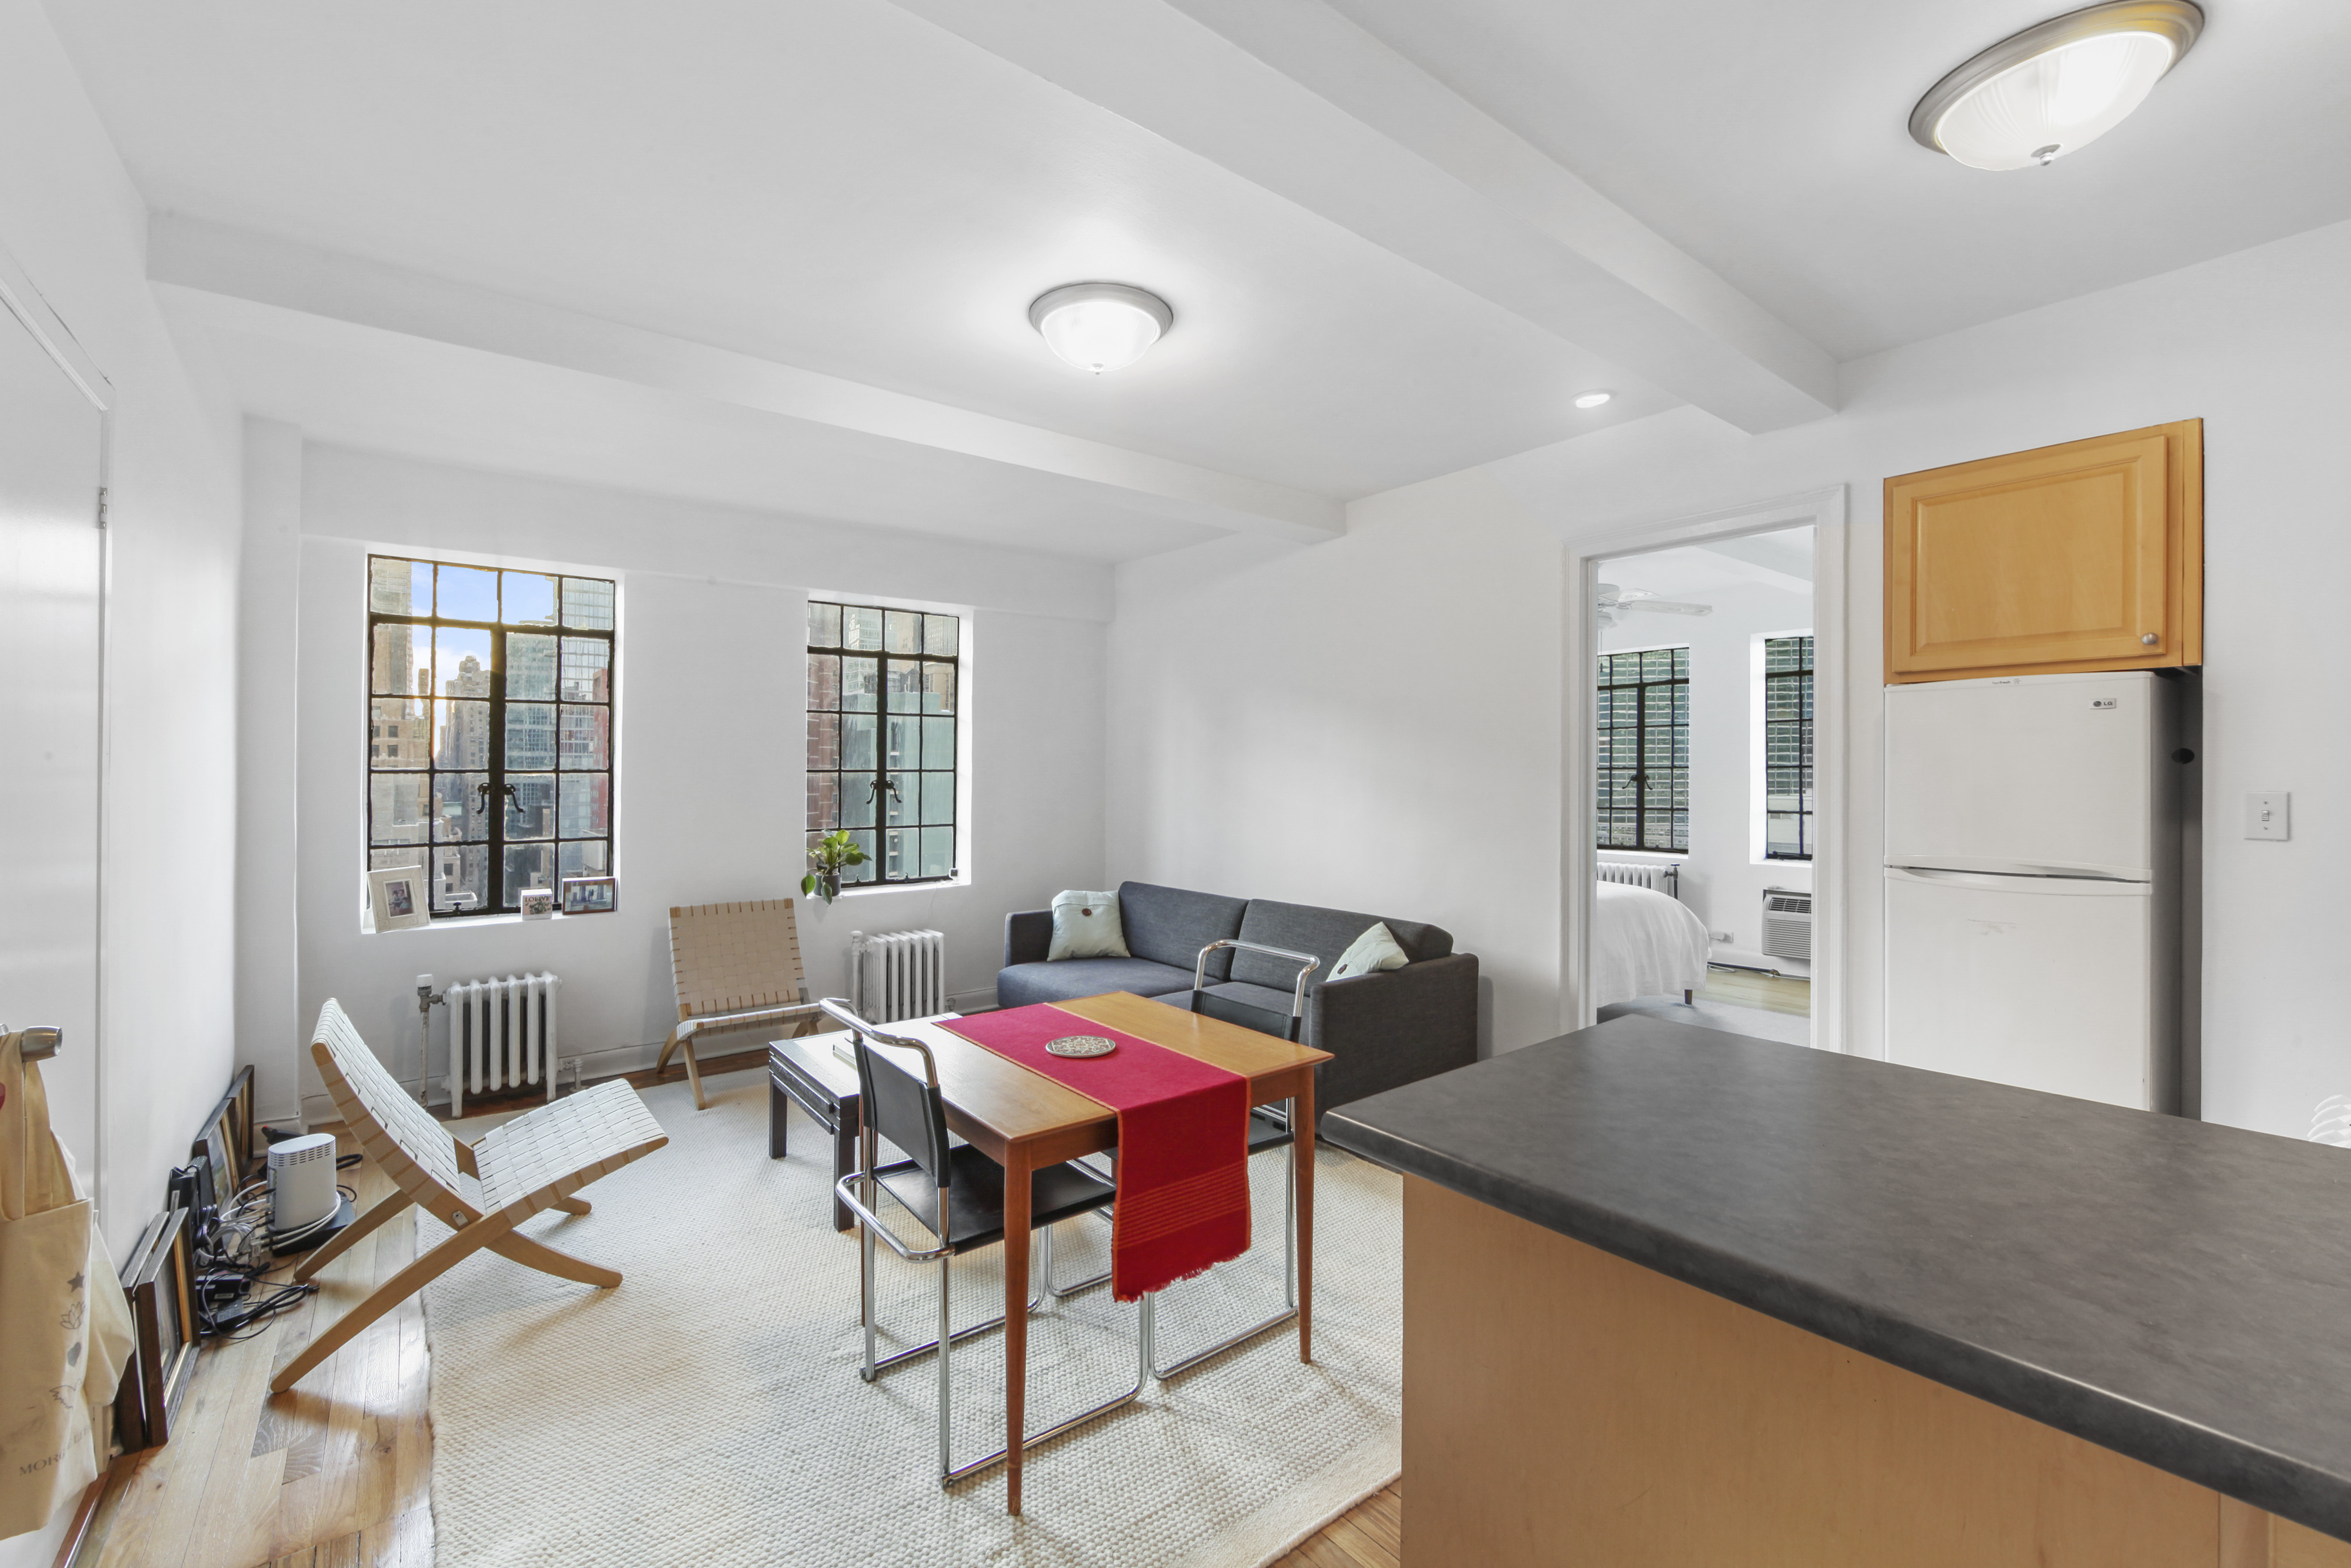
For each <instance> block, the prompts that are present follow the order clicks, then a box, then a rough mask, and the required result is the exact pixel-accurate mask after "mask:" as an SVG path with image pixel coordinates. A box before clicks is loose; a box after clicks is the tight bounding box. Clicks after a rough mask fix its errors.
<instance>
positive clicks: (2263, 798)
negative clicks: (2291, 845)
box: [2245, 789, 2294, 838]
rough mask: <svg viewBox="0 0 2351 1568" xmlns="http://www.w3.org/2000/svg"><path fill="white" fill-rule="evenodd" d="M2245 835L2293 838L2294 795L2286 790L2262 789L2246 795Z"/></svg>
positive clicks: (2250, 836)
mask: <svg viewBox="0 0 2351 1568" xmlns="http://www.w3.org/2000/svg"><path fill="white" fill-rule="evenodd" d="M2245 836H2246V837H2248V838H2292V837H2293V836H2294V796H2293V795H2291V794H2287V793H2286V792H2285V791H2284V790H2282V789H2279V790H2261V791H2257V792H2255V793H2254V794H2249V795H2247V796H2246V797H2245Z"/></svg>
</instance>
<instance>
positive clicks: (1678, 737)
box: [1588, 524, 1821, 1044]
mask: <svg viewBox="0 0 2351 1568" xmlns="http://www.w3.org/2000/svg"><path fill="white" fill-rule="evenodd" d="M1815 534H1816V530H1815V529H1814V528H1813V526H1812V525H1809V524H1806V525H1803V526H1796V527H1787V528H1782V529H1776V530H1773V531H1770V532H1764V533H1752V534H1744V535H1738V536H1735V537H1725V538H1705V539H1698V540H1694V541H1689V542H1684V543H1676V544H1671V545H1662V546H1660V547H1657V548H1654V549H1648V550H1643V551H1637V552H1633V553H1627V554H1623V555H1616V556H1609V557H1606V558H1604V559H1601V560H1599V561H1597V562H1595V563H1593V567H1594V573H1593V576H1594V579H1595V580H1594V581H1593V585H1592V601H1591V616H1592V621H1593V629H1594V638H1593V648H1594V651H1593V659H1592V664H1591V669H1590V683H1589V687H1588V690H1589V692H1590V701H1591V709H1590V711H1591V714H1592V719H1593V724H1592V752H1591V773H1592V780H1591V787H1592V796H1591V799H1592V805H1593V809H1592V841H1591V842H1592V850H1593V856H1594V886H1593V918H1592V922H1591V927H1590V931H1591V956H1590V968H1589V971H1588V974H1589V993H1590V995H1591V998H1592V1002H1593V1009H1594V1014H1595V1017H1596V1019H1597V1020H1600V1021H1605V1020H1607V1019H1610V1018H1614V1017H1621V1016H1624V1015H1625V1014H1626V1013H1632V1012H1651V1013H1656V1014H1658V1015H1660V1016H1665V1017H1670V1018H1674V1019H1677V1020H1678V1021H1680V1022H1683V1023H1701V1024H1705V1025H1708V1026H1711V1027H1716V1028H1723V1029H1729V1030H1731V1031H1733V1032H1735V1033H1741V1034H1750V1035H1758V1036H1761V1037H1763V1038H1766V1039H1781V1040H1786V1041H1789V1042H1791V1043H1792V1044H1811V1043H1813V1023H1812V1012H1813V994H1812V992H1813V894H1814V883H1813V877H1814V869H1815V864H1816V862H1817V860H1818V859H1819V858H1820V854H1821V832H1820V828H1821V811H1820V805H1821V801H1820V792H1819V789H1818V785H1817V782H1816V779H1815V766H1814V753H1815V743H1814V742H1815V737H1814V722H1813V715H1814V708H1815V697H1814V688H1815V673H1816V670H1815V663H1814V655H1815V649H1816V646H1817V644H1816V639H1815V627H1814V578H1815V573H1814V570H1813V560H1814V555H1815V548H1814V546H1815Z"/></svg>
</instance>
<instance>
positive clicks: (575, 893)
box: [563, 877, 621, 915]
mask: <svg viewBox="0 0 2351 1568" xmlns="http://www.w3.org/2000/svg"><path fill="white" fill-rule="evenodd" d="M620 907H621V882H620V878H619V877H565V878H564V879H563V912H564V913H565V914H567V915H609V914H611V913H612V911H614V910H615V909H619V908H620Z"/></svg>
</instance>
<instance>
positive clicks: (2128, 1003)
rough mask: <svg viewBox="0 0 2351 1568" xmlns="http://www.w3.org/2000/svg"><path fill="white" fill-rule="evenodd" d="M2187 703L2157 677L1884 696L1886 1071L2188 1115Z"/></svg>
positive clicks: (2028, 679) (1894, 691) (1958, 685)
mask: <svg viewBox="0 0 2351 1568" xmlns="http://www.w3.org/2000/svg"><path fill="white" fill-rule="evenodd" d="M2187 708H2188V704H2187V701H2186V693H2185V691H2184V690H2183V683H2182V681H2181V680H2180V679H2179V678H2178V677H2176V676H2171V675H2166V674H2158V673H2157V672H2154V671H2149V670H2133V671H2127V672H2118V673H2111V674H2094V675H2025V676H2011V677H2006V678H2001V679H1995V680H1937V681H1928V682H1925V683H1922V684H1918V685H1911V686H1891V687H1888V688H1887V689H1886V1054H1887V1056H1888V1058H1889V1059H1891V1060H1893V1061H1896V1062H1900V1063H1904V1064H1908V1065H1910V1066H1914V1067H1926V1068H1930V1069H1932V1070H1934V1071H1936V1072H1938V1073H1958V1074H1963V1075H1967V1076H1969V1077H1973V1078H1989V1079H1991V1080H1992V1081H1994V1082H1996V1083H2002V1084H2015V1085H2020V1086H2022V1087H2024V1088H2028V1089H2044V1090H2048V1091H2050V1092H2052V1093H2054V1094H2060V1095H2074V1096H2079V1097H2081V1098H2084V1099H2091V1100H2105V1101H2108V1102H2110V1103H2112V1104H2115V1105H2120V1106H2137V1107H2138V1108H2139V1109H2142V1110H2157V1111H2176V1110H2178V1109H2179V1089H2180V1015H2181V963H2180V956H2181V944H2180V920H2181V912H2182V860H2181V848H2182V831H2183V826H2184V825H2183V821H2182V809H2183V803H2184V802H2185V801H2186V800H2187V799H2188V798H2189V784H2190V775H2191V773H2192V770H2193V768H2194V767H2195V754H2194V752H2193V751H2192V749H2190V746H2189V739H2188V737H2187V735H2186V733H2185V725H2186V718H2187Z"/></svg>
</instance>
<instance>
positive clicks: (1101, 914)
mask: <svg viewBox="0 0 2351 1568" xmlns="http://www.w3.org/2000/svg"><path fill="white" fill-rule="evenodd" d="M1132 957H1134V954H1132V953H1130V952H1128V951H1127V950H1126V928H1125V927H1123V926H1122V925H1120V924H1119V919H1118V895H1117V894H1115V893H1061V894H1057V895H1056V896H1055V897H1054V899H1053V945H1052V946H1051V947H1050V949H1048V950H1046V953H1045V961H1046V962H1047V963H1051V962H1053V961H1055V960H1057V959H1081V958H1132Z"/></svg>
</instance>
